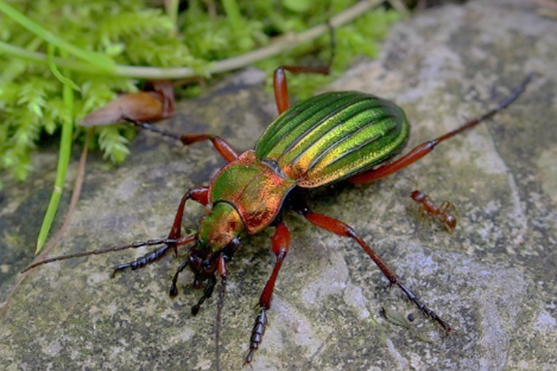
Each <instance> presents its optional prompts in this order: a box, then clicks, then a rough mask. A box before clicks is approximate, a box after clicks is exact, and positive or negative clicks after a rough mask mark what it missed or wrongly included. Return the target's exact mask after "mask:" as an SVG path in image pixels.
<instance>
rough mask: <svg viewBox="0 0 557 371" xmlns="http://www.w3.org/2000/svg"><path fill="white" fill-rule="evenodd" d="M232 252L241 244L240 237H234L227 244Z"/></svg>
mask: <svg viewBox="0 0 557 371" xmlns="http://www.w3.org/2000/svg"><path fill="white" fill-rule="evenodd" d="M228 246H229V247H230V249H231V250H232V252H236V251H238V249H239V248H240V247H241V246H242V241H240V237H234V238H233V239H232V241H230V243H229V244H228Z"/></svg>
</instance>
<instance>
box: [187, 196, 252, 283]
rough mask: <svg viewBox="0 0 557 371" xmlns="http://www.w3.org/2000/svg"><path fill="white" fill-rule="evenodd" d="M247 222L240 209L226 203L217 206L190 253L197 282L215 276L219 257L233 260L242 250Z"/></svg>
mask: <svg viewBox="0 0 557 371" xmlns="http://www.w3.org/2000/svg"><path fill="white" fill-rule="evenodd" d="M243 231H244V223H243V222H242V219H241V218H240V215H239V214H238V211H236V209H235V208H234V207H233V206H232V205H230V204H228V203H224V202H219V203H217V204H215V205H214V206H213V209H212V210H211V213H210V214H209V215H207V216H205V217H204V218H203V219H201V221H200V223H199V230H198V233H197V241H196V245H195V246H194V247H193V248H192V250H191V251H190V257H189V265H190V268H191V270H192V271H193V272H194V273H195V275H196V279H203V278H208V277H210V276H212V275H214V274H215V271H216V269H217V265H218V259H219V257H221V256H222V257H223V258H224V260H225V261H226V260H229V259H230V258H231V257H232V255H234V252H236V250H238V248H239V247H240V234H241V233H242V232H243Z"/></svg>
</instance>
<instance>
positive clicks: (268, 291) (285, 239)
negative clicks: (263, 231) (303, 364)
mask: <svg viewBox="0 0 557 371" xmlns="http://www.w3.org/2000/svg"><path fill="white" fill-rule="evenodd" d="M289 248H290V232H289V231H288V228H287V227H286V225H285V224H284V223H283V222H279V223H278V224H277V227H276V229H275V234H274V235H273V242H272V249H273V253H274V254H275V256H276V257H277V259H276V262H275V266H274V268H273V273H271V277H269V280H268V281H267V283H266V284H265V288H264V289H263V292H262V293H261V297H260V298H259V313H258V314H257V318H256V319H255V324H254V326H253V330H252V332H251V339H250V346H249V353H248V355H247V356H246V361H245V363H250V362H251V361H252V359H253V353H254V352H255V351H256V350H257V349H258V348H259V344H261V341H262V340H263V334H264V333H265V326H266V325H267V310H269V308H271V297H272V296H273V289H274V288H275V282H276V280H277V276H278V273H279V270H280V267H281V266H282V262H283V261H284V258H285V257H286V254H287V253H288V249H289Z"/></svg>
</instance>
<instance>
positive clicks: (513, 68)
mask: <svg viewBox="0 0 557 371" xmlns="http://www.w3.org/2000/svg"><path fill="white" fill-rule="evenodd" d="M555 35H557V22H555V21H553V20H550V19H545V18H541V17H540V16H538V15H537V14H536V13H535V11H534V8H533V6H532V5H531V4H530V3H529V2H524V1H521V0H512V1H502V0H498V1H493V0H483V1H481V0H478V1H471V2H469V3H468V4H467V5H466V6H464V7H456V6H447V7H444V8H441V9H436V10H433V11H430V12H426V13H423V14H420V15H417V16H416V17H414V18H413V19H410V20H407V21H404V22H401V23H400V24H399V25H398V26H396V27H395V29H394V30H393V32H392V33H391V35H390V36H389V38H388V41H387V42H386V43H385V45H384V47H383V55H382V57H381V58H380V59H379V60H378V61H375V62H362V63H360V64H358V65H356V66H355V67H354V68H352V69H351V70H349V71H347V72H346V74H345V75H344V77H342V78H341V79H340V80H338V81H336V82H335V83H334V84H333V85H332V86H331V87H330V89H331V90H349V89H355V90H362V91H366V92H371V93H374V94H377V95H381V96H384V97H386V98H390V99H393V100H395V101H396V102H397V103H398V104H400V105H401V106H402V107H403V108H404V109H405V110H406V112H407V115H408V117H409V119H410V121H411V123H412V125H413V126H412V134H411V139H410V142H409V146H413V145H416V144H419V143H421V142H423V141H425V140H427V139H430V138H432V137H434V136H437V135H439V134H442V133H444V132H446V131H449V130H451V129H453V128H455V127H456V126H457V125H458V124H459V123H461V122H464V121H466V119H467V118H471V117H475V116H477V115H479V114H481V113H482V112H484V111H485V110H486V109H488V108H490V107H492V105H493V103H494V102H497V101H499V100H501V99H502V98H504V97H505V95H506V94H508V93H509V92H510V90H511V89H512V87H514V86H516V85H518V84H519V82H520V81H521V80H522V79H523V78H524V77H525V76H526V75H527V74H528V73H529V72H532V71H535V72H538V73H539V74H540V76H539V77H537V78H536V79H535V80H534V81H533V82H532V84H531V85H530V86H529V87H528V89H527V91H526V92H525V93H524V95H523V96H522V97H521V98H520V99H519V100H518V101H517V102H516V103H515V104H513V105H512V106H511V107H509V108H508V109H507V110H506V111H504V112H502V113H501V114H499V115H498V116H497V117H496V118H495V119H494V120H491V121H489V122H488V123H486V124H482V125H480V127H478V128H477V129H475V130H473V131H472V132H469V133H466V134H464V135H462V136H460V137H458V138H455V139H452V140H451V141H449V142H447V143H444V144H442V145H440V146H439V147H438V148H437V149H436V150H435V151H434V152H433V153H432V154H431V155H430V156H428V157H426V158H425V159H423V160H422V161H420V162H419V163H416V164H415V165H413V166H411V167H409V168H408V169H405V170H403V171H402V172H400V173H399V174H397V175H394V176H392V177H390V178H388V179H385V180H383V181H381V182H377V183H375V184H371V185H367V186H361V187H351V186H346V187H343V186H341V187H338V190H337V191H335V192H330V191H327V192H325V193H323V194H320V195H316V197H314V198H313V199H312V200H311V205H312V207H313V208H314V210H315V211H318V212H322V213H326V214H328V215H331V216H335V217H337V218H339V219H341V220H343V221H345V222H347V223H349V224H350V225H352V226H353V227H354V229H355V230H356V231H359V232H360V233H361V234H362V236H363V237H364V238H365V239H366V240H367V241H369V242H370V244H371V245H372V246H373V248H374V249H375V250H376V251H378V252H379V253H380V254H382V256H383V257H384V258H385V259H386V260H387V261H388V262H389V263H390V264H391V265H392V266H393V267H394V268H395V269H396V270H397V272H398V273H399V275H400V276H401V277H403V279H404V280H405V282H406V283H407V284H408V285H409V286H410V287H412V288H413V289H414V290H415V291H416V292H417V293H418V294H419V295H420V296H421V298H422V299H423V300H424V301H425V302H426V303H428V304H429V306H430V307H431V308H433V309H434V310H436V311H437V312H438V313H439V314H440V316H441V317H442V318H444V319H445V320H446V321H447V322H449V323H450V324H451V325H452V326H453V327H454V328H455V331H454V332H453V333H452V334H451V335H450V336H448V337H445V336H443V334H442V332H441V330H440V329H439V328H438V326H436V325H435V324H433V323H432V322H431V321H430V320H428V319H427V318H424V317H423V316H422V315H421V314H420V313H419V311H417V310H416V308H415V307H414V306H413V305H412V304H411V303H409V302H408V301H407V300H405V299H404V298H403V295H402V294H401V292H400V290H398V289H397V288H389V287H388V283H387V280H386V279H385V278H384V277H382V275H381V274H380V273H379V272H378V270H377V268H376V267H375V266H374V265H373V263H372V262H371V261H370V260H369V258H367V256H366V255H365V254H364V252H363V251H361V249H359V248H358V247H357V246H356V245H355V243H353V242H351V241H349V240H345V239H341V238H338V237H335V236H332V235H330V234H327V233H325V232H323V231H319V230H317V229H315V228H313V227H311V226H309V225H308V224H307V223H306V222H305V221H304V220H302V219H301V218H299V217H298V216H296V215H292V216H291V217H288V218H287V219H286V221H287V223H288V225H289V226H290V228H291V230H292V235H293V240H292V248H291V251H290V253H289V255H288V257H287V260H286V261H285V263H284V265H283V269H282V271H281V274H280V276H279V280H278V283H277V287H276V291H275V298H274V301H273V307H272V310H271V311H270V312H269V321H270V324H269V326H268V329H267V333H266V334H265V338H264V342H263V345H262V349H261V350H260V351H259V352H258V353H257V354H256V356H255V360H254V363H253V369H254V370H302V369H303V370H373V371H375V370H410V369H415V370H439V369H442V370H552V369H554V368H555V365H556V364H557V356H556V353H555V349H557V306H556V300H555V298H556V297H557V275H556V272H557V248H556V242H555V241H556V240H557V226H556V220H557V215H556V214H557V212H556V210H557V187H556V185H555V184H557V170H556V166H557V165H556V163H557V161H556V158H557V152H556V151H555V142H556V141H557V130H556V128H555V117H557V98H556V95H555V91H556V85H557V69H556V68H555V67H556V64H555V61H556V60H557V38H556V37H555ZM253 73H257V72H254V71H247V72H243V73H239V74H238V75H237V76H236V77H235V78H234V79H233V80H231V81H229V82H228V83H227V84H224V85H222V86H220V87H218V88H216V89H214V90H213V91H212V92H211V93H210V94H208V95H206V96H204V97H202V98H200V99H196V100H193V101H187V102H181V103H180V104H179V112H180V114H178V116H176V117H175V118H173V119H172V120H170V121H168V122H165V123H162V124H161V127H164V128H166V129H168V130H173V131H176V132H185V131H192V132H211V133H215V134H218V135H220V136H222V137H223V138H227V139H228V140H229V141H230V143H231V144H232V145H233V146H234V147H235V148H238V149H241V150H243V149H247V148H251V147H252V146H253V144H254V143H255V141H256V140H257V138H258V136H259V134H260V133H261V132H262V131H263V130H264V128H265V126H266V125H267V123H268V122H270V120H272V117H273V116H274V113H273V112H274V108H273V101H272V97H271V96H270V95H269V94H267V93H264V92H263V88H262V84H261V83H260V81H261V79H253V78H244V77H246V76H251V77H253V76H254V75H253ZM131 150H132V157H131V158H130V159H129V160H128V161H127V162H126V163H125V164H124V165H123V166H120V167H118V168H113V169H109V170H108V171H107V170H106V165H105V164H103V163H102V162H101V161H99V160H98V159H93V160H92V161H90V162H89V164H88V170H87V176H86V180H85V186H84V192H83V196H82V199H81V201H80V203H79V205H78V208H77V210H76V213H75V214H74V218H73V221H72V223H71V226H70V228H69V230H68V232H67V234H66V236H65V238H64V240H63V242H62V243H61V244H60V245H59V246H58V247H56V249H55V250H54V252H53V253H52V254H51V255H52V256H54V255H58V254H67V253H70V252H77V251H84V250H92V249H96V248H100V247H105V246H111V245H120V244H124V243H127V242H131V241H138V240H144V239H149V238H155V237H164V236H166V234H167V233H168V230H169V227H170V225H171V222H172V219H173V213H174V212H175V209H176V207H177V204H178V202H179V199H180V198H181V196H182V194H183V192H184V191H185V190H186V189H187V188H189V187H191V186H194V185H200V184H206V183H207V181H208V179H210V177H211V176H212V175H213V174H214V173H215V172H216V171H217V170H218V169H219V167H220V166H222V165H223V163H224V162H223V161H222V160H220V159H219V157H218V155H217V154H216V153H215V151H213V150H212V148H211V146H210V145H208V144H197V145H194V146H191V147H188V148H181V147H179V146H175V145H173V144H172V143H169V142H166V141H162V140H161V139H160V138H158V137H156V136H154V135H151V134H149V133H142V134H141V135H140V136H139V137H138V139H137V140H136V141H135V142H134V143H133V144H132V148H131ZM37 161H38V163H41V162H42V163H43V164H46V165H41V166H40V167H41V168H42V169H43V171H42V172H39V173H38V175H37V177H36V179H35V180H34V181H33V182H31V183H30V184H29V185H23V186H14V187H9V188H8V189H6V192H5V194H4V196H5V197H4V200H3V201H1V204H0V206H1V208H0V217H1V221H0V236H1V238H0V257H1V258H2V263H1V265H0V274H1V275H2V276H1V277H2V286H1V291H0V294H1V297H2V299H5V297H6V296H7V293H8V292H9V290H10V289H11V287H12V286H13V282H14V280H15V275H16V273H17V272H18V271H19V270H21V269H22V268H23V267H24V266H25V265H26V264H28V262H29V261H30V260H31V250H32V245H33V241H34V238H35V235H36V233H37V230H38V226H39V223H40V216H41V213H42V210H43V209H44V207H45V205H46V203H47V198H48V194H49V192H50V187H51V184H52V181H53V178H54V175H53V172H52V170H54V169H53V168H54V165H49V164H53V163H54V157H53V155H52V154H50V152H45V153H44V154H43V155H42V156H41V158H38V159H37ZM415 187H417V188H419V189H422V190H424V191H425V192H426V193H429V194H430V195H432V197H434V198H435V199H436V200H438V201H439V202H440V201H442V200H450V201H451V202H452V203H454V204H455V205H456V208H457V210H458V214H459V219H458V226H457V228H456V231H455V233H454V234H453V235H450V234H448V233H447V232H445V231H444V230H442V229H441V228H440V227H438V226H436V225H435V224H427V223H426V224H424V223H422V222H421V221H420V219H419V218H418V217H417V215H416V212H415V205H413V203H412V201H411V200H410V199H409V198H408V197H407V195H408V194H409V192H410V191H411V190H413V189H414V188H415ZM202 213H203V210H202V209H201V208H200V207H196V206H191V207H190V206H188V212H187V215H186V218H185V221H184V226H185V228H190V229H191V228H194V227H195V223H196V220H197V219H198V218H199V216H200V215H202ZM271 235H272V228H269V230H267V231H265V232H264V233H262V234H260V235H257V236H254V237H253V238H252V239H251V240H250V242H249V243H248V244H247V245H246V246H245V248H244V249H243V250H241V251H240V252H239V253H238V254H237V255H236V256H235V259H234V260H233V262H232V263H231V264H230V265H229V268H230V276H229V280H228V282H229V286H228V292H227V296H226V300H225V306H224V310H223V323H222V339H221V344H222V349H221V351H222V357H221V358H222V359H221V362H222V368H223V370H239V369H242V362H243V357H244V356H245V354H246V351H247V347H248V340H249V336H250V332H251V327H252V324H253V321H254V318H255V311H254V309H253V307H254V306H255V305H256V303H257V299H258V296H259V293H260V291H261V289H262V287H263V286H264V284H265V281H266V279H267V277H268V275H269V274H270V271H271V269H272V264H273V261H274V257H273V255H272V253H271V252H270V249H269V246H270V237H271ZM146 251H147V250H145V249H140V250H138V251H128V252H122V253H114V254H107V255H101V256H97V257H91V258H88V259H75V260H69V261H65V262H59V263H54V264H50V265H46V266H43V267H41V268H39V269H36V270H35V271H34V272H33V273H32V274H31V275H30V276H29V277H28V278H27V279H26V280H25V281H24V283H23V285H22V287H21V289H20V290H19V291H18V292H17V294H16V295H15V296H14V297H13V300H12V302H11V304H10V306H9V308H8V311H7V313H6V314H5V315H4V316H3V318H1V319H0V365H1V366H2V369H3V370H14V371H15V370H99V369H105V370H209V369H214V367H215V355H214V348H215V341H214V335H213V325H214V322H215V314H216V300H215V299H210V300H208V301H207V302H206V304H205V305H204V307H203V308H202V310H201V311H200V313H199V314H198V315H197V317H195V318H194V317H192V316H191V314H190V306H191V305H192V304H193V303H195V301H196V300H197V298H198V297H199V296H200V294H201V293H200V292H199V290H193V289H192V288H191V286H190V283H191V280H192V277H191V274H187V273H185V274H183V276H182V277H181V279H180V281H179V283H180V295H179V296H178V297H177V298H175V299H171V298H169V297H168V295H167V290H168V287H169V283H170V280H171V278H172V275H173V273H174V271H175V269H176V268H177V267H178V265H179V264H180V259H173V258H172V257H171V256H168V257H165V258H163V259H162V260H161V261H160V262H159V263H157V264H153V265H150V266H149V267H147V268H144V269H142V270H140V271H136V272H125V273H123V274H121V275H118V276H117V277H116V278H114V279H111V278H110V272H111V268H112V267H113V266H114V265H116V264H119V263H121V262H125V261H129V260H132V259H134V258H136V257H138V256H140V255H142V254H144V253H145V252H146ZM409 316H410V317H411V318H413V319H414V320H413V321H409V320H408V317H409ZM245 369H249V368H247V367H246V368H245Z"/></svg>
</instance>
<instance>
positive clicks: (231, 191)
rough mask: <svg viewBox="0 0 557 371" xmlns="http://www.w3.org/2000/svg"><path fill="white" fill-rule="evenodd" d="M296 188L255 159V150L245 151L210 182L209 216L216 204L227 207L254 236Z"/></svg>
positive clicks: (273, 216) (292, 181) (292, 182)
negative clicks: (210, 210)
mask: <svg viewBox="0 0 557 371" xmlns="http://www.w3.org/2000/svg"><path fill="white" fill-rule="evenodd" d="M295 186H296V182H295V181H294V180H292V179H289V178H287V177H285V176H284V175H281V174H278V172H276V171H274V170H273V169H272V167H270V166H268V165H267V164H265V163H263V162H262V161H260V160H259V159H257V158H256V156H255V152H254V151H252V150H250V151H246V152H244V153H243V154H242V155H241V156H240V157H238V159H236V160H235V161H233V162H231V163H229V164H228V165H226V166H225V167H223V168H222V169H221V170H220V171H219V172H218V173H217V175H216V176H215V177H214V178H213V180H212V181H211V184H210V186H209V197H210V202H211V205H212V206H213V210H212V213H214V212H215V208H216V207H217V206H218V205H220V204H222V203H224V204H227V205H228V207H231V208H233V209H235V211H236V212H237V214H238V217H239V218H240V219H241V221H242V223H243V226H244V228H245V230H246V232H247V233H249V234H255V233H258V232H260V231H261V230H263V229H264V228H265V227H267V226H268V225H269V224H271V222H272V221H273V220H274V219H275V217H276V216H277V214H278V213H279V211H280V208H281V207H282V203H283V201H284V199H285V198H286V196H287V195H288V193H289V192H290V190H292V189H293V188H294V187H295ZM221 207H223V206H221ZM228 216H229V215H228ZM214 222H217V223H218V221H217V220H215V221H214ZM206 223H207V222H206Z"/></svg>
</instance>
